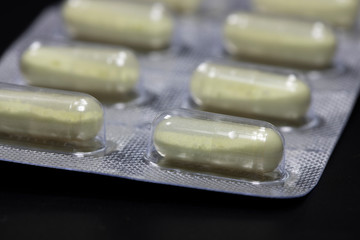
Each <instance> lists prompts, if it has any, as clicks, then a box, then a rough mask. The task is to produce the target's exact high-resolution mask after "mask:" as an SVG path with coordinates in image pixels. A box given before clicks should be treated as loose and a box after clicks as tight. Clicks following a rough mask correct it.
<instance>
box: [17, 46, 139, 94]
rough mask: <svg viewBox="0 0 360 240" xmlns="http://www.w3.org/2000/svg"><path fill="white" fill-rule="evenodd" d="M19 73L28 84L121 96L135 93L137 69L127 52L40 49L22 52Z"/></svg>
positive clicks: (42, 47)
mask: <svg viewBox="0 0 360 240" xmlns="http://www.w3.org/2000/svg"><path fill="white" fill-rule="evenodd" d="M21 70H22V73H23V74H24V76H25V78H26V80H27V81H28V83H29V84H31V85H34V86H39V87H48V88H57V89H64V90H71V91H79V92H85V93H89V94H91V95H94V96H96V97H100V98H101V97H105V96H106V97H109V98H110V97H113V98H116V97H121V96H124V95H127V94H129V93H131V92H134V91H135V87H136V85H137V83H138V80H139V66H138V62H137V59H136V57H135V55H134V54H133V53H132V52H131V51H128V50H117V49H108V48H95V47H70V46H42V45H41V44H40V43H38V42H36V43H34V44H32V45H31V46H30V48H29V49H28V50H27V51H25V53H24V54H23V56H22V59H21Z"/></svg>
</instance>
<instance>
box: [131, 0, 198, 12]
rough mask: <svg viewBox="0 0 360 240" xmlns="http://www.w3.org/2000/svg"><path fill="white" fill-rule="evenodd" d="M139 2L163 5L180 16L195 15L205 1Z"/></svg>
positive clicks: (158, 0)
mask: <svg viewBox="0 0 360 240" xmlns="http://www.w3.org/2000/svg"><path fill="white" fill-rule="evenodd" d="M137 1H139V2H148V3H155V2H158V3H162V4H164V5H165V6H166V7H168V8H169V9H170V10H171V11H173V12H174V13H178V14H187V15H189V14H194V13H196V12H197V11H198V10H199V8H200V5H201V4H202V3H203V1H204V0H183V1H178V0H137Z"/></svg>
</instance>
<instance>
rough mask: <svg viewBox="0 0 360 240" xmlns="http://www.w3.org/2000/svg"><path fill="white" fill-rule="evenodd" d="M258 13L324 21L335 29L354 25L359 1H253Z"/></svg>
mask: <svg viewBox="0 0 360 240" xmlns="http://www.w3.org/2000/svg"><path fill="white" fill-rule="evenodd" d="M253 4H254V7H255V9H256V10H257V11H259V12H264V13H273V14H282V15H288V16H296V17H302V18H308V19H314V20H321V21H326V22H328V23H329V24H332V25H334V26H337V27H342V28H350V27H351V26H353V25H354V24H355V21H356V16H357V12H358V9H359V0H341V1H339V0H301V1H299V0H253Z"/></svg>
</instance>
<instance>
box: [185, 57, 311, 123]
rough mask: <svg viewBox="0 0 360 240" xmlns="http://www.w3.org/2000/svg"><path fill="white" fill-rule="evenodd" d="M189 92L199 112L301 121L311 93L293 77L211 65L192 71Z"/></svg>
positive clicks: (251, 69)
mask: <svg viewBox="0 0 360 240" xmlns="http://www.w3.org/2000/svg"><path fill="white" fill-rule="evenodd" d="M190 89H191V97H192V99H193V101H194V102H195V103H196V104H197V105H198V106H199V107H200V108H201V109H202V110H207V111H213V112H220V113H226V114H231V115H238V116H244V117H252V118H258V119H263V120H268V121H269V119H272V120H278V121H282V122H298V121H301V120H303V118H304V117H305V116H306V114H307V112H308V109H309V106H310V103H311V90H310V88H309V86H308V85H307V84H306V83H305V82H304V81H302V80H301V79H299V77H297V75H294V74H279V73H273V72H269V71H261V70H256V69H255V68H249V67H245V66H242V67H240V66H236V67H234V66H229V65H225V64H221V65H220V64H216V63H211V62H207V63H203V64H201V65H200V66H199V67H198V68H197V69H196V70H195V72H194V73H193V76H192V79H191V84H190Z"/></svg>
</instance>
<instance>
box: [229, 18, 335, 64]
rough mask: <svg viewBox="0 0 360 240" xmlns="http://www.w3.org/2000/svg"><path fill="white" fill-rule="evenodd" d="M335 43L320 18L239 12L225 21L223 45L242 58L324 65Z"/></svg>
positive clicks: (331, 55) (332, 52) (333, 35)
mask: <svg viewBox="0 0 360 240" xmlns="http://www.w3.org/2000/svg"><path fill="white" fill-rule="evenodd" d="M336 45H337V40H336V37H335V34H334V32H333V31H332V29H331V28H329V27H328V26H326V25H324V24H323V23H320V22H307V21H301V20H294V19H287V18H283V17H274V16H266V15H258V14H251V13H245V12H239V13H235V14H231V15H230V16H229V17H228V18H227V20H226V23H225V48H226V50H227V51H228V52H229V53H230V54H231V55H233V56H235V57H239V58H243V59H249V60H254V61H260V62H266V63H270V64H280V65H292V66H296V67H305V68H325V67H329V66H331V64H332V61H333V58H334V54H335V49H336Z"/></svg>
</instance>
